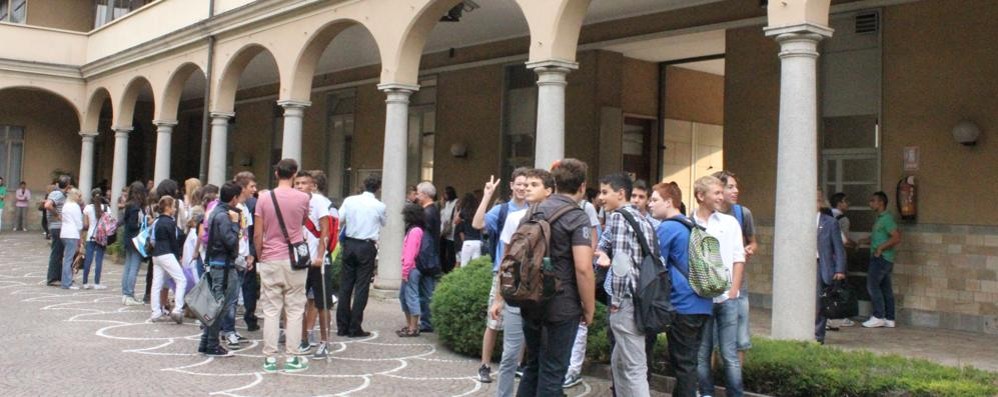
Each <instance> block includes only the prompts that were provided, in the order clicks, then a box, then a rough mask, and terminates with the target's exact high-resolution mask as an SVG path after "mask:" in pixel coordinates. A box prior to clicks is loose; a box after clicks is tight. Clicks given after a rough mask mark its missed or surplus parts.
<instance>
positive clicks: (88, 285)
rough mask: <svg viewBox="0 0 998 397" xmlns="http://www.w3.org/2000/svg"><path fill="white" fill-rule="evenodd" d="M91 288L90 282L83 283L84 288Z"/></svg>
mask: <svg viewBox="0 0 998 397" xmlns="http://www.w3.org/2000/svg"><path fill="white" fill-rule="evenodd" d="M90 288H91V286H90V284H83V289H90Z"/></svg>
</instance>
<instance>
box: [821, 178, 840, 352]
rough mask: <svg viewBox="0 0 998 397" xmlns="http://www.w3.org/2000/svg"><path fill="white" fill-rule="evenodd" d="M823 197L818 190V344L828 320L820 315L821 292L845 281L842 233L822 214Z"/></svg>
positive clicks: (831, 219)
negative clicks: (836, 282) (838, 282)
mask: <svg viewBox="0 0 998 397" xmlns="http://www.w3.org/2000/svg"><path fill="white" fill-rule="evenodd" d="M824 204H825V197H824V194H823V193H822V192H821V189H818V203H817V207H816V208H817V214H818V215H817V217H818V220H817V226H818V267H817V269H818V277H817V281H818V282H817V288H816V290H817V292H818V293H817V294H816V296H815V298H816V299H815V300H816V303H815V306H816V307H818V310H816V311H815V318H814V339H815V340H817V341H818V343H820V344H825V329H826V327H827V325H828V319H827V318H826V317H825V316H822V315H821V291H823V290H824V289H825V288H828V287H829V286H831V285H832V283H834V282H835V281H838V280H845V279H846V249H845V246H844V245H843V244H842V231H841V230H839V223H838V222H836V221H835V218H833V217H831V216H829V215H826V214H823V213H822V212H821V208H822V207H824Z"/></svg>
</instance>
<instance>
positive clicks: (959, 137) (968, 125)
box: [953, 120, 981, 146]
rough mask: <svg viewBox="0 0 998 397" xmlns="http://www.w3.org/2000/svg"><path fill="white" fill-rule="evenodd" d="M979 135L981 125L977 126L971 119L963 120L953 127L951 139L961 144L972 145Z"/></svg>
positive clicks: (975, 142)
mask: <svg viewBox="0 0 998 397" xmlns="http://www.w3.org/2000/svg"><path fill="white" fill-rule="evenodd" d="M980 136H981V127H978V126H977V124H974V122H973V121H970V120H963V121H961V122H959V123H957V124H956V126H955V127H953V139H954V140H956V142H957V143H959V144H961V145H964V146H974V145H976V144H977V138H978V137H980Z"/></svg>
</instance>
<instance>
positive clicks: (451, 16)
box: [440, 0, 482, 22]
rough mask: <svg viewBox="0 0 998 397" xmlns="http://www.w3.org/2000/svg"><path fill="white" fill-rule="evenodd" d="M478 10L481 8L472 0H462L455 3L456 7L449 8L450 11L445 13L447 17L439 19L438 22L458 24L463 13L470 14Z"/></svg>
mask: <svg viewBox="0 0 998 397" xmlns="http://www.w3.org/2000/svg"><path fill="white" fill-rule="evenodd" d="M479 8H482V6H480V5H478V3H475V2H474V1H472V0H464V1H462V2H460V3H457V5H456V6H454V7H451V9H450V10H448V11H447V15H444V16H442V17H440V22H460V21H461V17H462V16H463V15H464V13H466V12H472V11H475V10H477V9H479Z"/></svg>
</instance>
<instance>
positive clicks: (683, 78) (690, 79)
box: [665, 66, 724, 125]
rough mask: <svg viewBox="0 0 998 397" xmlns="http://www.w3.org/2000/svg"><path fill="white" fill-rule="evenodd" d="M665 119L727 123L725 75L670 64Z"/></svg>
mask: <svg viewBox="0 0 998 397" xmlns="http://www.w3.org/2000/svg"><path fill="white" fill-rule="evenodd" d="M665 118H668V119H677V120H687V121H695V122H698V123H705V124H718V125H722V124H724V76H718V75H716V74H710V73H705V72H700V71H696V70H692V69H684V68H682V67H677V66H669V67H668V70H667V71H666V73H665Z"/></svg>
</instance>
